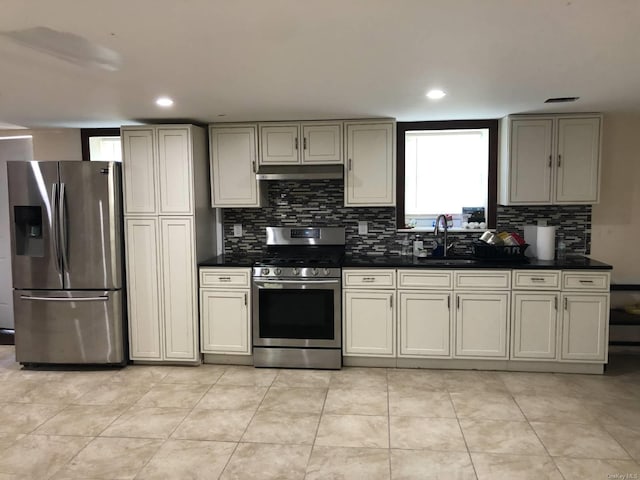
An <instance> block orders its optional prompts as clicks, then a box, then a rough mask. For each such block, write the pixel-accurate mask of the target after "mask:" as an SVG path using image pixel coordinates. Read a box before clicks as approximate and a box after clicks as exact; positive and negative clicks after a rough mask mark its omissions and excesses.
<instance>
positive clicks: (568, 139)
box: [498, 114, 602, 205]
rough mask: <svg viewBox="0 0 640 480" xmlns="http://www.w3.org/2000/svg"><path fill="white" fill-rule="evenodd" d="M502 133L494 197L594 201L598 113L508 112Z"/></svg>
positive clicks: (506, 201) (520, 201)
mask: <svg viewBox="0 0 640 480" xmlns="http://www.w3.org/2000/svg"><path fill="white" fill-rule="evenodd" d="M501 136H502V148H501V152H500V153H501V155H500V192H499V199H498V203H500V204H502V205H545V204H546V205H549V204H592V203H598V201H599V194H598V191H599V184H600V140H601V136H602V116H601V115H592V114H580V115H548V116H534V115H529V116H511V117H508V118H505V119H503V120H502V128H501Z"/></svg>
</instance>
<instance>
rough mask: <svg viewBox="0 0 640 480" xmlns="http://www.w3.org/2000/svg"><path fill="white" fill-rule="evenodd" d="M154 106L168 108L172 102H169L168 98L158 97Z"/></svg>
mask: <svg viewBox="0 0 640 480" xmlns="http://www.w3.org/2000/svg"><path fill="white" fill-rule="evenodd" d="M156 105H158V106H159V107H170V106H171V105H173V100H171V99H170V98H169V97H158V98H157V99H156Z"/></svg>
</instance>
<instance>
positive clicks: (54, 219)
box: [51, 183, 62, 273]
mask: <svg viewBox="0 0 640 480" xmlns="http://www.w3.org/2000/svg"><path fill="white" fill-rule="evenodd" d="M58 200H59V197H58V184H57V183H52V184H51V210H52V212H51V227H52V228H51V230H52V235H51V236H52V237H53V250H54V252H55V255H56V271H57V272H58V273H62V268H61V262H62V258H61V257H60V232H59V230H60V228H59V225H58Z"/></svg>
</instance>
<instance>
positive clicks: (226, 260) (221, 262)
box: [198, 252, 262, 267]
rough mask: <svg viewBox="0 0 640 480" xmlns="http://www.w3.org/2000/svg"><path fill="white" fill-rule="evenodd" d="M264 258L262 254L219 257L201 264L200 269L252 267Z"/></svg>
mask: <svg viewBox="0 0 640 480" xmlns="http://www.w3.org/2000/svg"><path fill="white" fill-rule="evenodd" d="M261 256H262V252H251V253H239V254H230V255H218V256H217V257H211V258H208V259H207V260H205V261H203V262H200V263H199V264H198V266H199V267H252V266H253V264H254V263H256V262H257V261H258V259H259V258H260V257H261Z"/></svg>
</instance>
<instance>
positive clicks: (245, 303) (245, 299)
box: [244, 293, 247, 307]
mask: <svg viewBox="0 0 640 480" xmlns="http://www.w3.org/2000/svg"><path fill="white" fill-rule="evenodd" d="M244 306H245V307H246V306H247V294H246V293H245V294H244Z"/></svg>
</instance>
